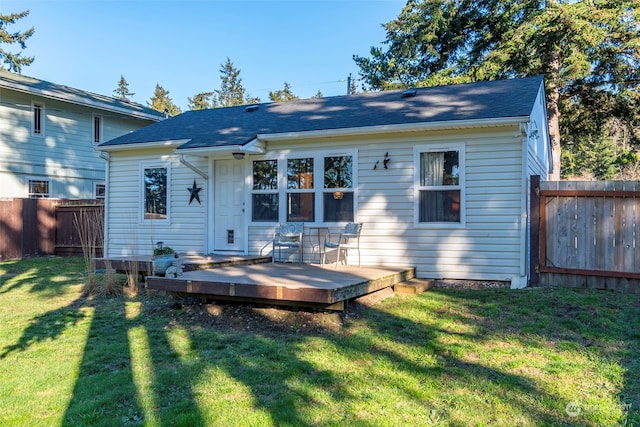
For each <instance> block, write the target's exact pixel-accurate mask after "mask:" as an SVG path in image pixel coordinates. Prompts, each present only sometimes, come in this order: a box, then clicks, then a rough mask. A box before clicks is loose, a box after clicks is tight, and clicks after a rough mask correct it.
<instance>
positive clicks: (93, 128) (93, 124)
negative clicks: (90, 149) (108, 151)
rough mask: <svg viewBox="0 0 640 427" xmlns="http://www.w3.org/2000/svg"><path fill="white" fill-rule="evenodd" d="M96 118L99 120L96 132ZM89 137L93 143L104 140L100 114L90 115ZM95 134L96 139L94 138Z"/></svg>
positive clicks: (99, 142)
mask: <svg viewBox="0 0 640 427" xmlns="http://www.w3.org/2000/svg"><path fill="white" fill-rule="evenodd" d="M96 119H97V120H99V124H98V129H97V132H96ZM91 131H92V132H91V138H92V141H93V143H94V144H95V145H98V144H101V143H102V142H103V141H104V133H103V132H104V118H103V116H102V115H101V114H93V115H92V117H91ZM96 135H97V136H98V139H97V140H96Z"/></svg>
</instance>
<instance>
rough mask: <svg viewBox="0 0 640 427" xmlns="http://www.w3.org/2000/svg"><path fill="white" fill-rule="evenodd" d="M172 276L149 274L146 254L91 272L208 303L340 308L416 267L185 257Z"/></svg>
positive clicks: (409, 275) (105, 261)
mask: <svg viewBox="0 0 640 427" xmlns="http://www.w3.org/2000/svg"><path fill="white" fill-rule="evenodd" d="M181 258H182V261H183V268H184V273H183V274H182V275H181V276H179V277H177V278H167V277H161V276H154V275H153V267H152V258H151V256H135V257H109V258H97V259H96V268H98V269H105V268H112V269H114V270H117V271H120V272H125V273H126V272H131V271H135V272H137V273H138V274H140V275H141V276H143V277H144V278H145V280H146V287H147V289H152V290H160V291H167V292H171V293H177V294H185V295H193V296H198V297H202V298H207V299H212V300H216V299H218V300H237V301H248V302H259V303H266V304H278V305H293V306H308V307H320V308H329V309H334V310H341V309H344V306H345V303H346V301H347V300H349V299H352V298H357V297H360V296H363V295H366V294H369V293H371V292H375V291H378V290H381V289H384V288H388V287H391V286H395V285H397V284H399V283H402V282H407V281H409V280H411V279H413V278H414V277H415V268H413V267H407V268H386V267H354V266H350V265H349V266H346V265H340V266H338V268H335V265H334V264H327V265H320V264H291V263H271V257H251V256H225V255H207V256H197V255H193V256H190V255H186V256H181Z"/></svg>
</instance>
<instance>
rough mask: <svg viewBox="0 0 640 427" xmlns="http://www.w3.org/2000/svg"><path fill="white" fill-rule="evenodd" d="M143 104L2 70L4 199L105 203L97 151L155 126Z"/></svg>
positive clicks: (0, 175)
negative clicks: (135, 131) (50, 199)
mask: <svg viewBox="0 0 640 427" xmlns="http://www.w3.org/2000/svg"><path fill="white" fill-rule="evenodd" d="M162 118H163V115H162V114H160V113H158V112H156V111H154V110H152V109H150V108H147V107H144V106H142V105H139V104H135V103H132V102H126V101H122V100H119V99H116V98H111V97H107V96H102V95H97V94H94V93H90V92H86V91H82V90H78V89H74V88H70V87H67V86H62V85H58V84H54V83H50V82H46V81H43V80H38V79H34V78H31V77H27V76H23V75H20V74H14V73H10V72H8V71H3V70H0V197H59V198H87V199H89V198H101V197H103V196H104V191H105V161H104V159H101V158H100V156H99V152H98V151H96V150H95V147H96V146H97V145H98V144H100V143H102V142H104V141H108V140H110V139H113V138H115V137H117V136H120V135H123V134H126V133H128V132H131V131H134V130H136V129H139V128H141V127H144V126H147V125H150V124H152V123H155V122H157V121H159V120H161V119H162Z"/></svg>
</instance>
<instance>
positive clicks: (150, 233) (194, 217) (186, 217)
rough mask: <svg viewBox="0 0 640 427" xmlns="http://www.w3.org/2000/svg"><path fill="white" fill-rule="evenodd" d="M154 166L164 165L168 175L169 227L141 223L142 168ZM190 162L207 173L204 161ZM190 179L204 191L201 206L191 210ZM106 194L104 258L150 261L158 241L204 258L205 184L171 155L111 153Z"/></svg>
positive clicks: (197, 159) (157, 152) (195, 203)
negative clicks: (136, 257) (146, 257)
mask: <svg viewBox="0 0 640 427" xmlns="http://www.w3.org/2000/svg"><path fill="white" fill-rule="evenodd" d="M158 161H167V162H168V163H169V164H170V169H171V172H170V173H171V182H170V186H171V190H170V194H171V197H170V198H169V200H168V203H169V221H168V222H160V221H158V222H155V221H149V220H147V221H142V220H141V209H142V206H141V203H142V198H141V186H140V179H141V178H140V172H139V171H140V165H141V164H144V163H147V162H158ZM189 162H190V163H192V164H193V165H194V166H196V167H198V168H199V169H201V170H204V171H206V170H207V164H208V161H207V159H205V158H198V157H193V158H191V157H190V158H189ZM134 171H135V172H134ZM194 179H195V181H196V184H197V186H198V187H201V188H202V190H201V191H200V193H199V197H200V201H201V202H202V204H199V203H198V202H197V201H196V200H194V201H193V202H192V203H191V204H189V197H190V193H189V191H188V190H187V189H188V188H191V187H192V186H193V181H194ZM107 192H108V196H107V203H108V206H109V209H108V212H109V216H108V222H107V224H106V227H107V229H106V244H105V246H106V247H107V254H108V256H127V255H132V254H137V255H149V254H151V253H152V250H153V243H155V242H157V241H162V242H164V245H166V246H171V247H172V248H174V249H175V250H176V251H177V252H179V253H184V254H187V253H200V254H201V253H204V251H205V248H206V237H207V233H206V230H207V227H206V224H205V222H206V217H207V215H206V206H207V202H208V200H207V194H208V183H207V182H205V180H204V179H203V178H201V177H200V176H199V175H197V174H196V173H195V172H194V171H192V170H191V169H189V168H188V167H186V166H185V165H183V164H182V163H180V162H179V160H178V158H177V156H176V155H172V154H171V150H165V151H164V152H163V151H153V152H150V151H136V152H127V153H118V152H114V153H111V154H110V160H109V186H108V188H107Z"/></svg>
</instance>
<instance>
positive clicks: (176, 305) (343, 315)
mask: <svg viewBox="0 0 640 427" xmlns="http://www.w3.org/2000/svg"><path fill="white" fill-rule="evenodd" d="M393 296H394V293H393V290H392V289H391V288H387V289H382V290H380V291H377V292H373V293H371V294H368V295H364V296H362V297H360V298H356V299H354V300H351V301H349V302H348V303H347V307H346V309H345V310H343V311H330V310H322V309H311V308H305V307H286V306H273V305H262V304H250V303H240V302H233V301H207V302H203V301H201V300H200V299H197V298H192V297H182V298H181V297H170V296H167V298H171V299H170V300H168V299H165V298H155V300H156V302H155V303H153V304H152V305H153V306H154V307H153V308H151V307H148V309H151V311H162V312H164V314H166V315H169V316H170V317H172V318H174V319H175V320H176V321H180V322H184V321H188V322H193V323H194V324H197V325H201V326H208V327H216V328H220V329H230V330H235V331H240V330H242V331H253V332H267V331H289V332H290V331H299V332H305V333H322V332H339V331H340V330H341V329H342V328H343V327H344V326H345V325H346V324H347V323H348V322H349V321H350V320H352V319H356V318H358V317H359V316H360V313H361V312H362V311H363V310H364V309H365V308H367V307H372V306H374V305H375V304H377V303H378V302H380V301H382V300H384V299H386V298H391V297H393ZM162 300H164V301H165V302H164V303H160V302H158V301H162ZM147 311H149V310H147Z"/></svg>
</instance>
